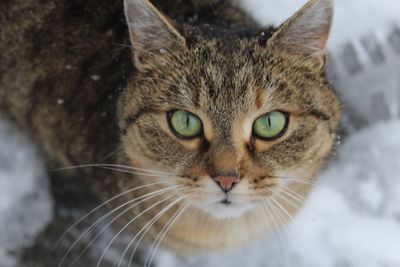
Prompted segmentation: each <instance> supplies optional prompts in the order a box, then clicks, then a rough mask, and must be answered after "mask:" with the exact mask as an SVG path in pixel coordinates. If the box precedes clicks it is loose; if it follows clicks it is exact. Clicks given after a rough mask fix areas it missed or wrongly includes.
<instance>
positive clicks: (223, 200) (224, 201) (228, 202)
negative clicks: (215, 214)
mask: <svg viewBox="0 0 400 267" xmlns="http://www.w3.org/2000/svg"><path fill="white" fill-rule="evenodd" d="M219 203H220V204H223V205H232V204H233V203H232V201H230V200H229V199H228V197H226V198H224V199H222V200H221V201H220V202H219Z"/></svg>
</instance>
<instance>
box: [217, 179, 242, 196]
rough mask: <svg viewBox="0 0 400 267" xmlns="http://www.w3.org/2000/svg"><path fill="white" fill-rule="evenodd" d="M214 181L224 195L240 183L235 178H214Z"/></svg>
mask: <svg viewBox="0 0 400 267" xmlns="http://www.w3.org/2000/svg"><path fill="white" fill-rule="evenodd" d="M214 181H215V182H217V184H218V185H219V187H221V189H222V190H223V191H224V192H225V193H228V192H229V191H230V190H231V189H232V188H233V186H234V185H235V184H237V183H238V182H239V181H240V178H239V177H237V176H216V177H214Z"/></svg>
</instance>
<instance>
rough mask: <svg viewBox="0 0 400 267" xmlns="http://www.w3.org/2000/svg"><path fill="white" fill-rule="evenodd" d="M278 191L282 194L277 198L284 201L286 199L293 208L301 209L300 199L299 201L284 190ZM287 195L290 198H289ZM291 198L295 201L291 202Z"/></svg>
mask: <svg viewBox="0 0 400 267" xmlns="http://www.w3.org/2000/svg"><path fill="white" fill-rule="evenodd" d="M279 192H280V193H282V194H284V195H282V194H280V195H278V196H279V198H281V199H283V200H284V201H286V202H287V203H288V204H289V205H291V206H292V207H293V208H295V209H297V210H300V209H301V205H302V204H303V202H302V201H299V199H297V198H295V197H293V196H292V195H290V194H289V193H288V192H286V191H285V190H280V191H279ZM289 197H290V198H291V199H289ZM292 200H294V201H295V202H294V203H293V202H292Z"/></svg>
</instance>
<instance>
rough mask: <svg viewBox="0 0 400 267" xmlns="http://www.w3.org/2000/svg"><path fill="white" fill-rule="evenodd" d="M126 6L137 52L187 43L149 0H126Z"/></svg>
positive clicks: (164, 49) (126, 13) (130, 31)
mask: <svg viewBox="0 0 400 267" xmlns="http://www.w3.org/2000/svg"><path fill="white" fill-rule="evenodd" d="M124 7H125V17H126V20H127V23H128V28H129V35H130V39H131V43H132V46H133V48H134V49H135V53H136V54H137V53H142V52H159V51H166V50H171V49H176V48H177V47H180V46H184V45H185V38H184V37H182V35H180V34H179V32H178V31H177V30H176V29H175V28H174V26H173V25H172V24H171V23H170V21H169V20H168V19H167V18H166V17H165V16H164V15H162V14H161V12H160V11H158V10H157V9H156V8H155V7H154V6H153V5H152V4H151V3H150V2H149V1H148V0H124ZM136 56H138V55H136Z"/></svg>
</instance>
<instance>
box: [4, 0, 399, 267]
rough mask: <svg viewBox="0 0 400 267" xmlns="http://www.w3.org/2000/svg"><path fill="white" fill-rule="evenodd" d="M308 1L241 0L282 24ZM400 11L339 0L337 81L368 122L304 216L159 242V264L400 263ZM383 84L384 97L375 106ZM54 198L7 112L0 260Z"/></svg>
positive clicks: (344, 143)
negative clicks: (246, 233) (399, 31)
mask: <svg viewBox="0 0 400 267" xmlns="http://www.w3.org/2000/svg"><path fill="white" fill-rule="evenodd" d="M305 2H306V0H296V1H294V0H268V1H266V0H242V2H241V5H242V6H243V7H244V8H245V9H246V10H247V11H248V12H249V13H251V14H252V15H253V16H254V17H255V18H256V19H257V20H258V21H259V22H261V23H262V24H270V23H273V24H275V25H277V24H279V23H281V22H283V21H284V19H286V18H287V17H288V16H290V15H291V14H292V13H293V12H295V11H296V10H297V9H298V8H299V7H300V6H301V5H303V4H304V3H305ZM271 7H273V8H271ZM399 11H400V2H399V1H398V0H381V1H378V0H369V1H365V0H336V13H335V23H334V26H333V31H332V37H331V39H330V51H331V56H332V59H333V62H334V64H333V65H332V66H331V67H332V69H333V72H334V73H335V77H334V78H335V79H334V82H335V84H336V88H338V89H339V90H340V92H341V94H342V96H343V99H344V100H345V103H346V106H345V107H350V108H349V109H347V110H346V112H347V113H346V115H349V116H353V115H354V114H356V115H357V116H356V120H355V119H354V118H353V119H352V120H353V122H351V123H356V122H357V120H359V121H365V123H364V124H363V125H362V127H361V128H363V129H362V130H360V128H357V127H356V128H357V129H355V130H353V131H351V134H350V136H349V137H346V138H344V139H343V140H340V142H339V143H340V144H339V145H338V155H337V158H335V159H333V160H332V162H331V163H330V164H329V166H328V168H327V169H326V170H325V171H324V172H323V173H322V174H321V177H320V179H319V182H318V186H316V187H315V189H314V190H313V192H312V194H311V196H310V197H309V199H308V201H307V203H306V205H305V207H304V209H302V210H301V212H300V213H299V214H298V215H297V216H296V219H295V220H294V221H293V222H292V223H291V224H290V225H289V226H288V227H286V228H285V229H283V230H282V232H281V234H278V233H274V234H271V235H267V236H265V237H264V238H263V240H261V241H257V242H255V243H253V244H251V245H249V246H247V247H245V248H238V249H234V250H232V251H227V252H223V253H216V254H209V255H199V256H191V257H178V256H176V255H174V254H173V253H170V252H168V251H160V252H159V253H158V255H157V259H156V262H157V263H158V264H157V266H160V267H177V266H187V267H208V266H210V267H211V266H221V267H224V266H229V267H236V266H237V267H239V266H240V267H241V266H251V267H258V266H259V267H266V266H274V267H280V266H282V267H288V266H290V267H291V266H296V267H360V266H362V267H399V266H400V194H399V193H398V192H400V177H399V176H400V174H399V173H400V164H399V163H400V120H399V115H400V114H399V112H400V85H399V84H400V79H399V72H398V66H399V61H400V59H399V55H398V54H395V53H394V50H393V49H392V48H391V47H389V45H387V43H386V40H387V39H388V34H389V31H390V30H391V29H392V28H393V27H392V26H393V25H398V26H399V25H400V19H399V16H398V13H399ZM365 36H369V37H370V38H372V39H373V38H375V37H376V39H377V40H378V41H379V43H380V45H381V46H382V47H383V49H384V53H385V57H386V61H385V62H383V63H381V64H375V63H373V62H372V60H371V58H370V57H371V55H368V53H366V50H365V47H363V46H362V39H363V37H365ZM371 36H372V37H371ZM347 44H351V45H353V47H354V48H355V49H356V50H357V55H358V57H359V60H360V62H361V65H362V70H361V71H360V73H357V74H352V73H349V71H348V70H346V66H345V64H344V62H343V60H342V59H341V55H342V52H343V51H344V50H345V48H346V47H347V46H346V45H347ZM396 66H397V67H396ZM65 68H66V69H72V68H73V67H72V66H71V65H66V66H65ZM396 71H397V72H396ZM99 78H101V77H97V76H96V77H92V79H93V80H95V81H96V80H98V79H99ZM377 94H378V96H381V94H383V97H382V99H383V100H382V101H383V102H378V104H379V105H375V106H371V103H372V102H373V99H375V98H376V95H377ZM379 99H380V98H379ZM56 101H57V103H59V104H60V105H61V104H63V100H62V99H58V100H57V99H56ZM385 108H387V109H388V110H389V111H388V112H387V111H385V110H384V109H385ZM382 109H383V110H382ZM386 113H387V114H386ZM382 114H383V115H382ZM350 120H351V119H350ZM351 123H350V124H351ZM350 124H349V125H346V128H351V127H353V126H352V125H350ZM52 207H53V203H52V200H51V197H50V193H49V189H48V180H47V177H46V171H45V169H44V167H43V162H42V161H41V160H40V156H39V155H38V153H37V151H36V149H35V147H34V146H33V145H32V144H31V143H30V142H29V141H28V140H27V139H26V138H24V137H23V136H21V135H20V134H18V133H17V131H16V130H15V129H13V128H12V127H10V126H9V125H8V124H6V123H5V122H3V121H0V233H1V234H0V266H2V267H3V266H4V267H13V266H18V263H17V260H16V257H15V256H18V253H19V252H20V251H21V248H23V247H26V246H29V244H30V243H31V242H32V241H33V239H34V238H35V237H36V236H37V235H38V234H39V233H40V232H41V231H42V230H43V229H44V227H45V226H46V224H47V223H48V222H49V221H50V220H51V217H52Z"/></svg>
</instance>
